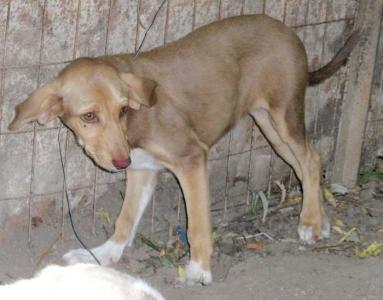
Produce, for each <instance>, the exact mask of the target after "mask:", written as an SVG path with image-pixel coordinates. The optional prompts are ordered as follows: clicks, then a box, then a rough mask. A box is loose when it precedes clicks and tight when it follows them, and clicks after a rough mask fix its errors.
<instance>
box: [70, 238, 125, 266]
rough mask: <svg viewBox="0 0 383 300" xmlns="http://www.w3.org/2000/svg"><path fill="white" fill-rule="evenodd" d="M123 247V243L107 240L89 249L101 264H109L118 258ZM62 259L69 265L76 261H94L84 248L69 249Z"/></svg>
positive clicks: (115, 261)
mask: <svg viewBox="0 0 383 300" xmlns="http://www.w3.org/2000/svg"><path fill="white" fill-rule="evenodd" d="M124 248H125V245H124V244H117V243H115V242H113V241H107V242H105V243H104V244H102V245H101V246H99V247H97V248H93V249H91V251H92V253H93V254H94V256H96V258H97V259H98V261H99V262H100V264H101V265H103V266H110V265H112V264H115V263H117V262H118V261H119V260H120V258H121V255H122V252H123V251H124ZM63 259H64V260H65V262H66V263H67V264H69V265H73V264H76V263H96V260H95V259H94V257H93V256H92V255H91V254H90V253H89V252H88V251H87V250H85V249H76V250H71V251H69V252H67V253H66V254H65V255H64V256H63Z"/></svg>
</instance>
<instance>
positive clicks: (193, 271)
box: [185, 261, 212, 285]
mask: <svg viewBox="0 0 383 300" xmlns="http://www.w3.org/2000/svg"><path fill="white" fill-rule="evenodd" d="M185 279H186V282H187V283H189V284H194V283H201V284H203V285H208V284H209V283H211V282H212V277H211V272H210V270H209V271H204V270H203V269H202V264H201V263H200V262H196V261H190V262H189V264H188V265H187V266H186V268H185Z"/></svg>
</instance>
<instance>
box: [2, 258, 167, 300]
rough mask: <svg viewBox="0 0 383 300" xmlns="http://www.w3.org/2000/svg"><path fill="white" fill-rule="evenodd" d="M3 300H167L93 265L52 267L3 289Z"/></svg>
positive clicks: (137, 282)
mask: <svg viewBox="0 0 383 300" xmlns="http://www.w3.org/2000/svg"><path fill="white" fill-rule="evenodd" d="M0 299H2V300H8V299H9V300H21V299H23V300H24V299H29V300H69V299H70V300H77V299H78V300H80V299H81V300H101V299H102V300H105V299H108V300H128V299H129V300H149V299H150V300H163V299H164V298H163V297H162V296H161V294H160V293H159V292H158V291H156V290H155V289H153V288H152V287H150V286H149V285H148V284H147V283H145V282H144V281H142V280H141V279H138V278H135V277H132V276H129V275H127V274H124V273H121V272H118V271H116V270H114V269H110V268H106V267H101V266H98V265H93V264H76V265H73V266H66V267H62V266H57V265H51V266H48V267H46V268H44V269H43V270H42V271H41V272H39V273H38V274H37V275H36V276H35V277H34V278H32V279H24V280H19V281H17V282H15V283H12V284H9V285H4V286H0Z"/></svg>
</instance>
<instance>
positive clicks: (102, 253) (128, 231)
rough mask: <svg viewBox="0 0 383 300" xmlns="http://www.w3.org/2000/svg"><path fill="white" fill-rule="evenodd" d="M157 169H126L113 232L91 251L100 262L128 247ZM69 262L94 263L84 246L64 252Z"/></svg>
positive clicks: (106, 262)
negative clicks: (122, 194) (121, 200)
mask: <svg viewBox="0 0 383 300" xmlns="http://www.w3.org/2000/svg"><path fill="white" fill-rule="evenodd" d="M157 174H158V172H157V171H148V170H128V171H127V179H126V180H127V181H126V192H125V198H124V203H123V205H122V209H121V212H120V215H119V217H118V218H117V221H116V225H115V232H114V234H113V235H112V236H111V237H110V239H109V240H108V241H106V242H105V243H104V244H102V245H101V246H99V247H96V248H93V249H92V252H93V253H94V255H95V256H96V257H97V259H98V260H99V261H100V263H101V264H102V265H110V264H113V263H116V262H117V261H118V260H119V259H120V258H121V255H122V253H123V251H124V248H125V246H130V245H131V243H132V242H133V238H134V235H135V233H136V229H137V226H138V223H139V221H140V218H141V216H142V214H143V212H144V210H145V207H146V206H147V204H148V203H149V201H150V199H151V197H152V194H153V191H154V188H155V186H156V183H157ZM64 260H65V261H66V262H68V263H69V264H74V263H78V262H95V261H94V258H93V257H92V256H91V255H90V254H89V252H88V251H86V250H85V249H76V250H72V251H69V252H68V253H67V254H65V255H64Z"/></svg>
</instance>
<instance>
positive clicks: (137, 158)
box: [129, 148, 164, 171]
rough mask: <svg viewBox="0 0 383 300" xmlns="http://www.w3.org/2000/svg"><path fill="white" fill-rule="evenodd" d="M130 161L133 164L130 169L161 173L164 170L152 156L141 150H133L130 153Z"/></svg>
mask: <svg viewBox="0 0 383 300" xmlns="http://www.w3.org/2000/svg"><path fill="white" fill-rule="evenodd" d="M130 159H131V160H132V162H131V164H130V166H129V168H130V169H133V170H153V171H159V170H161V169H163V168H164V166H163V165H162V164H161V163H160V162H158V161H157V160H156V159H155V158H154V157H153V156H152V155H150V154H149V153H148V152H146V151H145V150H143V149H141V148H135V149H133V150H132V151H131V152H130Z"/></svg>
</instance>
